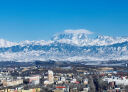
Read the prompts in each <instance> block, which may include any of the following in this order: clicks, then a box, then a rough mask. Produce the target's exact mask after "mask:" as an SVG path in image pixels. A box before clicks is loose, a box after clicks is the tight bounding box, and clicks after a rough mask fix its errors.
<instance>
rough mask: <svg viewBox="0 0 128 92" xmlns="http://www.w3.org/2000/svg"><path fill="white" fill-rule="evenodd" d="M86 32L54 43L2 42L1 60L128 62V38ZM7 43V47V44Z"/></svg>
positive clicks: (68, 34) (57, 38) (59, 37)
mask: <svg viewBox="0 0 128 92" xmlns="http://www.w3.org/2000/svg"><path fill="white" fill-rule="evenodd" d="M89 34H91V33H89V32H84V31H83V30H80V31H77V32H73V31H72V30H70V31H65V32H64V33H60V34H57V35H54V37H53V38H52V40H50V41H44V40H41V41H23V42H19V43H13V42H9V41H6V42H4V41H2V40H0V43H1V44H0V61H19V62H22V61H25V62H29V61H34V60H41V61H45V60H51V59H52V60H55V61H108V60H128V37H109V36H97V37H95V38H91V37H89V36H88V35H89ZM4 43H6V44H4Z"/></svg>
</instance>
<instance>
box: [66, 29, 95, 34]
mask: <svg viewBox="0 0 128 92" xmlns="http://www.w3.org/2000/svg"><path fill="white" fill-rule="evenodd" d="M64 32H65V33H76V34H78V33H84V34H87V35H89V34H93V32H91V31H89V30H86V29H76V30H73V29H68V30H65V31H64Z"/></svg>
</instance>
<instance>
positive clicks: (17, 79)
mask: <svg viewBox="0 0 128 92" xmlns="http://www.w3.org/2000/svg"><path fill="white" fill-rule="evenodd" d="M126 70H127V69H126ZM126 70H124V72H122V71H121V72H120V71H119V69H118V70H117V71H116V69H114V68H106V67H105V68H95V67H93V68H92V67H88V68H85V67H75V68H71V67H70V68H64V67H63V68H58V67H57V68H51V69H50V68H41V67H39V68H38V67H33V66H32V67H22V68H4V69H2V68H1V71H0V92H127V91H128V73H127V72H125V71H126Z"/></svg>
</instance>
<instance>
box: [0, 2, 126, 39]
mask: <svg viewBox="0 0 128 92" xmlns="http://www.w3.org/2000/svg"><path fill="white" fill-rule="evenodd" d="M66 29H87V30H90V31H92V32H94V33H95V34H100V35H110V36H128V0H0V38H4V39H7V40H10V41H23V40H41V39H44V40H48V39H50V37H51V36H52V35H53V34H55V33H58V32H63V31H64V30H66Z"/></svg>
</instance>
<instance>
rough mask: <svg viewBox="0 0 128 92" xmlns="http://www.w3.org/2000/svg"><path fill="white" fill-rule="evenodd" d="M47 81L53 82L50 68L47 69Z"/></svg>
mask: <svg viewBox="0 0 128 92" xmlns="http://www.w3.org/2000/svg"><path fill="white" fill-rule="evenodd" d="M48 81H49V82H50V83H53V82H54V76H53V71H51V70H48Z"/></svg>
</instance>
